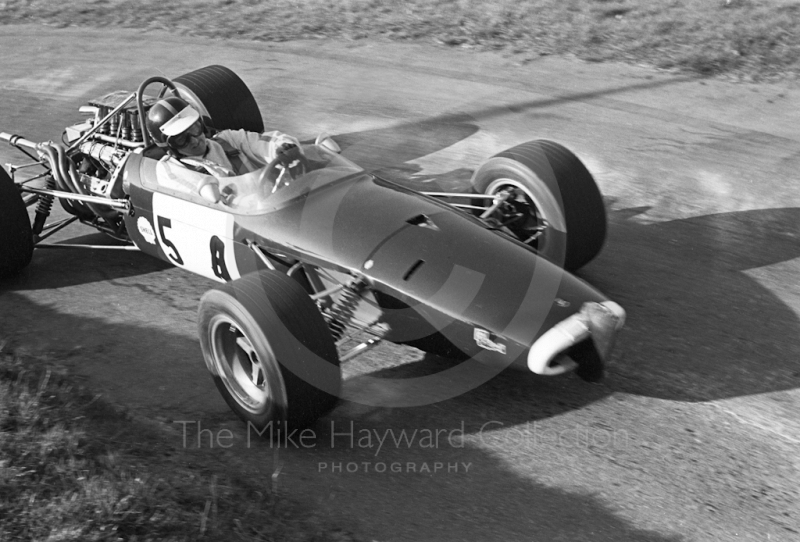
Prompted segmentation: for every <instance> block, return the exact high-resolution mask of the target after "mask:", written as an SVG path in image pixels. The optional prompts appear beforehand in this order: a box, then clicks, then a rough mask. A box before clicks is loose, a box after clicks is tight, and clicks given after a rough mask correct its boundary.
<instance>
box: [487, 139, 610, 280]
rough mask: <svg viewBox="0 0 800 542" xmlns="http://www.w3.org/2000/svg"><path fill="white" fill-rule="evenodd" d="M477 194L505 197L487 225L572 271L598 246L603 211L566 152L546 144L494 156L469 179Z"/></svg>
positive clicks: (581, 167) (582, 170)
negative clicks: (510, 235) (507, 232)
mask: <svg viewBox="0 0 800 542" xmlns="http://www.w3.org/2000/svg"><path fill="white" fill-rule="evenodd" d="M471 184H472V189H473V191H474V192H476V193H479V194H487V195H496V194H499V193H500V192H503V191H505V192H508V193H509V195H510V197H509V199H507V200H506V203H505V204H504V205H502V206H501V207H500V208H499V209H498V211H497V213H498V214H499V215H500V216H499V218H496V219H494V220H493V221H492V223H494V224H495V225H498V226H502V227H503V228H504V229H506V230H508V231H510V232H511V233H512V234H513V235H514V236H515V237H517V238H518V239H520V240H521V241H523V242H525V243H526V244H529V245H530V246H532V247H533V248H535V249H536V250H537V252H539V254H541V255H542V256H544V257H545V258H547V259H549V260H550V261H552V262H554V263H556V264H558V265H561V266H562V267H564V269H567V270H568V271H574V270H576V269H579V268H581V267H583V266H584V265H586V264H587V263H589V262H590V261H591V260H592V259H593V258H594V257H595V256H597V254H598V253H599V252H600V250H601V249H602V247H603V243H604V241H605V237H606V212H605V207H604V205H603V198H602V195H601V194H600V190H599V188H598V187H597V184H596V183H595V181H594V178H593V177H592V175H591V173H589V171H588V170H587V169H586V167H585V166H584V165H583V163H582V162H581V161H580V160H579V159H578V158H577V157H576V156H575V155H574V154H573V153H572V152H571V151H569V150H568V149H566V148H565V147H563V146H562V145H559V144H558V143H555V142H553V141H547V140H536V141H529V142H527V143H523V144H521V145H517V146H516V147H512V148H510V149H508V150H505V151H503V152H501V153H498V154H496V155H495V156H493V157H492V158H490V159H489V160H487V161H486V162H484V164H483V165H481V166H480V167H479V168H478V169H477V170H476V171H475V173H474V174H473V176H472V180H471Z"/></svg>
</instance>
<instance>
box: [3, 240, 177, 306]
mask: <svg viewBox="0 0 800 542" xmlns="http://www.w3.org/2000/svg"><path fill="white" fill-rule="evenodd" d="M70 233H71V232H70V231H69V228H67V230H66V231H65V232H63V233H61V234H60V236H59V238H60V239H61V240H60V241H58V243H60V244H86V245H97V246H106V247H109V249H87V248H72V249H67V248H58V249H57V248H38V249H36V250H34V252H33V259H32V260H31V263H30V264H29V265H28V267H26V268H25V269H23V270H22V272H21V273H20V274H19V275H17V276H15V277H13V278H11V279H8V280H4V281H2V282H0V292H3V291H4V290H8V291H26V290H46V289H52V288H64V287H67V286H77V285H81V284H91V283H93V282H103V281H108V280H112V279H118V278H123V277H135V276H138V275H146V274H148V273H155V272H158V271H163V270H164V269H169V268H170V267H172V266H171V265H169V264H168V263H166V262H162V261H161V260H158V259H156V258H153V257H152V256H148V255H146V254H143V253H141V252H139V251H138V250H115V249H114V248H113V247H119V246H122V244H121V243H119V242H117V241H115V240H114V239H111V238H110V237H108V236H106V235H104V234H102V233H97V232H93V233H83V234H80V235H77V236H76V237H69V235H70ZM47 242H48V243H50V242H51V241H50V240H47Z"/></svg>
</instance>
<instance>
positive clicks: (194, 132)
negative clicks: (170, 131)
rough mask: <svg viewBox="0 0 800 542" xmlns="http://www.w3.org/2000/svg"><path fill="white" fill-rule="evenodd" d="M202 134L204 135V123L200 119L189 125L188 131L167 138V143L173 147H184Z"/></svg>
mask: <svg viewBox="0 0 800 542" xmlns="http://www.w3.org/2000/svg"><path fill="white" fill-rule="evenodd" d="M201 135H203V125H202V124H201V123H200V121H197V122H195V123H194V124H192V125H191V126H189V128H187V129H186V131H184V132H181V133H180V134H178V135H174V136H169V137H168V138H167V145H169V146H170V147H172V148H173V149H182V148H183V147H186V146H187V145H188V144H189V142H190V140H191V139H193V138H197V137H200V136H201Z"/></svg>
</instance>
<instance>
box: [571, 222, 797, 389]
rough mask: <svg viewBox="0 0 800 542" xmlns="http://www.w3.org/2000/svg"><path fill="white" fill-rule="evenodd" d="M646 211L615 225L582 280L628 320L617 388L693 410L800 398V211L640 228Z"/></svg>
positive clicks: (614, 381) (620, 351)
mask: <svg viewBox="0 0 800 542" xmlns="http://www.w3.org/2000/svg"><path fill="white" fill-rule="evenodd" d="M645 210H646V209H627V210H622V211H617V212H614V213H612V214H611V216H610V231H609V238H608V242H607V245H606V247H605V249H604V251H603V252H602V253H601V256H600V257H599V258H598V259H597V260H596V261H595V262H593V263H592V264H590V265H589V266H588V267H587V268H586V269H585V270H583V271H582V273H581V274H582V276H583V277H584V278H585V279H586V280H588V281H589V282H591V283H592V284H595V285H596V286H598V287H599V288H600V289H601V290H602V291H604V292H605V293H606V294H607V295H609V296H610V297H611V298H612V299H615V300H616V301H618V302H619V303H620V304H622V305H623V306H624V307H625V308H626V310H627V311H628V322H627V325H626V328H625V330H624V332H623V334H622V336H621V339H620V341H619V349H618V356H617V360H616V361H615V362H614V364H613V365H612V370H611V372H612V375H611V379H610V380H609V382H610V385H611V386H612V387H614V388H615V389H618V390H621V391H628V392H631V393H638V394H643V395H649V396H654V397H662V398H667V399H677V400H685V401H703V400H711V399H721V398H726V397H736V396H741V395H750V394H757V393H766V392H772V391H778V390H786V389H793V388H796V387H798V386H800V369H798V366H797V359H799V358H800V333H798V332H799V331H800V320H799V319H798V316H797V313H796V312H795V310H793V309H792V308H791V307H790V306H789V305H787V301H794V302H796V301H798V298H797V294H796V292H794V290H795V289H794V288H792V286H791V285H794V284H796V283H797V275H796V272H797V267H796V266H792V265H790V264H788V263H786V264H784V262H789V261H790V260H793V259H795V258H798V257H800V242H798V241H800V239H798V235H797V233H796V232H797V224H798V223H800V209H798V208H779V209H764V210H754V211H742V212H732V213H723V214H715V215H707V216H701V217H697V218H689V219H683V220H673V221H669V222H661V223H654V224H642V223H639V222H636V221H635V220H630V218H631V217H633V216H635V215H637V214H639V213H641V212H644V211H645ZM797 306H798V305H796V307H797Z"/></svg>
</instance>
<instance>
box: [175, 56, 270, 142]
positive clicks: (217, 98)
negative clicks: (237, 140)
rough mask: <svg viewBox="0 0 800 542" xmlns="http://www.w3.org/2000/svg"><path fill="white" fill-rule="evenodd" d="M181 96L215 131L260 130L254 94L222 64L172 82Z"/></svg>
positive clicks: (177, 78) (259, 112)
mask: <svg viewBox="0 0 800 542" xmlns="http://www.w3.org/2000/svg"><path fill="white" fill-rule="evenodd" d="M172 82H173V83H175V86H176V87H178V91H179V92H180V94H181V96H182V97H183V98H184V99H186V100H187V101H188V102H189V103H191V104H192V105H193V106H195V107H196V108H197V109H198V110H199V111H200V113H201V114H202V115H203V116H204V117H207V118H208V119H209V120H210V122H211V124H212V126H213V127H214V128H216V129H217V130H228V129H230V130H239V129H242V130H247V131H250V132H263V131H264V121H263V119H262V118H261V111H260V110H259V108H258V103H256V99H255V98H254V97H253V93H252V92H250V89H249V88H248V87H247V85H246V84H245V82H244V81H242V80H241V79H240V78H239V76H238V75H236V74H235V73H234V72H233V71H232V70H230V69H228V68H226V67H225V66H218V65H214V66H206V67H204V68H200V69H198V70H195V71H193V72H189V73H186V74H184V75H181V76H180V77H176V78H175V79H173V81H172Z"/></svg>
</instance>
